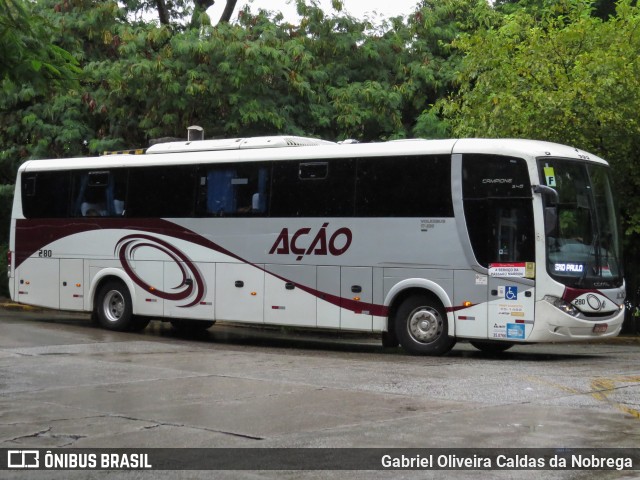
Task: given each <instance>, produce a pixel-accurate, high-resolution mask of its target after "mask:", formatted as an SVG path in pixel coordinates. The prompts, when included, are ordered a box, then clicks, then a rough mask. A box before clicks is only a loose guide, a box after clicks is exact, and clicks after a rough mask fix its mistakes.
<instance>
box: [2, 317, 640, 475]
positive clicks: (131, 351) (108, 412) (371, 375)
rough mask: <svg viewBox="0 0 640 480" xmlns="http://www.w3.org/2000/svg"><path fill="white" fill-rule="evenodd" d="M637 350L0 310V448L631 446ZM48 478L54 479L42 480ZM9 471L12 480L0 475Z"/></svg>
mask: <svg viewBox="0 0 640 480" xmlns="http://www.w3.org/2000/svg"><path fill="white" fill-rule="evenodd" d="M639 445H640V342H639V341H638V339H637V338H633V339H624V338H622V339H616V340H615V341H611V342H609V343H606V344H577V345H576V344H569V345H531V346H520V347H514V348H513V349H512V350H510V351H509V352H507V353H505V354H502V355H499V356H491V355H486V354H483V353H480V352H478V351H476V350H475V349H473V347H471V346H469V345H467V344H459V345H457V346H456V347H455V348H454V350H453V351H452V352H451V353H450V354H449V355H447V356H445V357H440V358H430V357H411V356H407V355H405V354H403V353H402V351H401V350H399V349H397V350H396V349H393V350H383V349H382V348H381V347H380V346H379V339H377V338H374V337H366V336H365V337H363V336H357V335H344V334H343V335H341V336H339V337H336V335H334V334H329V333H308V332H292V331H280V330H276V329H272V330H261V329H255V328H241V327H233V326H229V325H216V326H214V327H213V328H212V329H211V330H210V331H208V332H206V333H204V334H202V335H199V336H197V337H185V336H180V335H179V334H177V333H176V332H174V331H173V330H172V329H171V328H170V326H169V325H168V324H163V323H160V322H152V323H151V325H150V326H149V327H148V328H147V329H146V330H145V331H144V332H142V333H140V334H131V333H114V332H107V331H104V330H100V329H98V328H95V327H93V326H92V325H91V323H90V321H89V319H88V317H87V316H85V315H74V314H68V313H57V312H47V311H32V312H25V311H22V310H12V309H7V308H4V309H0V448H12V449H15V448H23V449H24V448H35V447H40V448H51V447H75V448H89V447H92V448H93V447H95V448H98V447H131V448H142V447H269V448H272V447H384V448H387V447H403V448H404V447H416V448H436V447H446V448H456V447H472V448H480V447H501V448H502V447H547V448H577V447H594V448H600V447H634V448H635V447H638V446H639ZM1 473H2V474H3V475H0V476H2V477H4V478H7V477H8V478H43V479H44V478H70V476H71V478H106V477H109V478H145V479H146V478H158V477H161V478H256V479H275V478H292V479H293V478H298V477H300V476H304V477H305V478H344V477H349V478H536V479H538V478H542V479H545V478H640V470H638V471H636V472H585V471H564V472H548V471H547V472H540V471H538V472H532V471H516V472H514V471H510V472H484V473H479V472H462V471H455V472H394V473H393V474H392V473H390V472H371V471H369V472H304V473H301V472H264V471H262V472H215V475H213V474H212V472H158V471H156V472H128V473H113V472H29V473H28V475H27V474H25V473H23V472H13V471H12V472H6V471H5V472H1ZM54 473H56V474H59V475H58V476H56V475H52V474H54ZM4 474H7V475H4Z"/></svg>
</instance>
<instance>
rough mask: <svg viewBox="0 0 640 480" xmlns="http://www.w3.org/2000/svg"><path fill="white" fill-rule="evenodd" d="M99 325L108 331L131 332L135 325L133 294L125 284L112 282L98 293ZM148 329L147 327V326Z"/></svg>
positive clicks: (96, 305)
mask: <svg viewBox="0 0 640 480" xmlns="http://www.w3.org/2000/svg"><path fill="white" fill-rule="evenodd" d="M95 315H96V317H97V320H98V324H99V325H100V326H101V327H103V328H106V329H107V330H116V331H120V332H122V331H125V330H129V329H130V328H131V326H132V323H133V308H132V305H131V294H130V293H129V289H128V288H127V287H126V285H125V284H124V283H122V282H121V281H119V280H110V281H108V282H107V283H105V284H104V285H103V286H102V287H101V288H100V291H99V292H98V296H97V298H96V304H95ZM145 327H146V325H145Z"/></svg>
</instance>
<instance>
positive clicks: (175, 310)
mask: <svg viewBox="0 0 640 480" xmlns="http://www.w3.org/2000/svg"><path fill="white" fill-rule="evenodd" d="M193 268H196V267H193ZM188 270H189V268H188V267H187V266H186V265H184V264H178V263H176V262H164V291H165V292H176V291H179V290H180V288H181V287H184V285H182V283H183V282H184V281H185V280H186V279H187V278H188V280H189V281H190V282H191V283H192V285H193V288H194V289H196V290H198V289H199V285H198V282H201V284H202V288H203V290H204V292H203V293H204V294H203V296H202V298H201V299H200V300H198V301H197V303H196V305H191V306H189V304H190V303H191V302H190V299H187V298H185V299H183V300H176V301H165V302H164V316H165V317H170V318H192V319H199V320H213V319H214V317H215V296H216V295H215V294H216V291H215V284H216V264H215V263H204V262H203V263H198V264H197V270H196V274H197V275H198V276H199V278H192V277H187V278H185V277H184V276H183V272H187V271H188ZM194 283H195V285H194Z"/></svg>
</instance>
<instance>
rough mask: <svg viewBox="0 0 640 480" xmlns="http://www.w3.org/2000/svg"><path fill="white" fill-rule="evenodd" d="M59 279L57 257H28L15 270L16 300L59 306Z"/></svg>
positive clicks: (46, 305) (40, 305) (32, 303)
mask: <svg viewBox="0 0 640 480" xmlns="http://www.w3.org/2000/svg"><path fill="white" fill-rule="evenodd" d="M46 252H50V250H46ZM47 254H48V253H47ZM59 280H60V260H59V259H57V258H37V257H36V258H33V257H32V258H28V259H27V260H25V261H24V262H23V263H22V264H21V265H20V268H18V269H17V270H16V290H17V295H16V300H17V301H18V302H20V303H25V304H28V305H36V306H39V307H47V308H56V309H57V308H60V289H59V288H58V282H59Z"/></svg>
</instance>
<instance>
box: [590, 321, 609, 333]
mask: <svg viewBox="0 0 640 480" xmlns="http://www.w3.org/2000/svg"><path fill="white" fill-rule="evenodd" d="M608 327H609V325H607V324H606V323H599V324H598V325H594V326H593V333H604V332H606V331H607V328H608Z"/></svg>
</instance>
